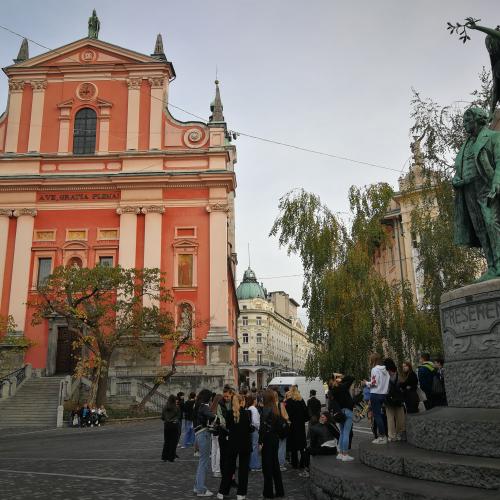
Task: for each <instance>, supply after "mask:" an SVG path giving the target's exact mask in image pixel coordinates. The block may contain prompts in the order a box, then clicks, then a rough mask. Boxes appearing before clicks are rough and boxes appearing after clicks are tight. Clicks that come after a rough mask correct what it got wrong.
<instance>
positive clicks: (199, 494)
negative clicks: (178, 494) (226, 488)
mask: <svg viewBox="0 0 500 500" xmlns="http://www.w3.org/2000/svg"><path fill="white" fill-rule="evenodd" d="M196 496H197V497H211V496H213V493H212V492H211V491H210V490H205V493H197V494H196ZM223 498H224V497H223Z"/></svg>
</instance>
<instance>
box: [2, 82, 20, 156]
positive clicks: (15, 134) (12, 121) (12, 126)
mask: <svg viewBox="0 0 500 500" xmlns="http://www.w3.org/2000/svg"><path fill="white" fill-rule="evenodd" d="M23 91H24V80H10V81H9V111H8V123H7V134H6V138H5V152H6V153H17V140H18V138H19V124H20V121H21V105H22V103H23Z"/></svg>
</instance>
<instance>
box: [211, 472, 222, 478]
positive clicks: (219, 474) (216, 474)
mask: <svg viewBox="0 0 500 500" xmlns="http://www.w3.org/2000/svg"><path fill="white" fill-rule="evenodd" d="M212 476H213V477H222V474H221V473H220V472H214V473H213V474H212Z"/></svg>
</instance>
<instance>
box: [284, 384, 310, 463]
mask: <svg viewBox="0 0 500 500" xmlns="http://www.w3.org/2000/svg"><path fill="white" fill-rule="evenodd" d="M288 396H289V397H288V399H287V400H286V412H287V413H288V417H289V418H290V434H289V436H288V446H289V448H290V452H291V455H292V467H293V468H294V469H297V468H299V467H300V468H301V469H303V468H304V467H305V466H306V465H307V456H306V453H305V450H306V448H307V439H306V422H307V421H308V420H309V412H308V411H307V406H306V403H305V402H304V400H303V399H302V396H301V395H300V392H299V390H298V388H297V387H296V386H292V388H291V389H290V392H289V394H288ZM299 452H300V463H299V458H298V453H299Z"/></svg>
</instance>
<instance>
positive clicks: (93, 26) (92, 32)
mask: <svg viewBox="0 0 500 500" xmlns="http://www.w3.org/2000/svg"><path fill="white" fill-rule="evenodd" d="M100 28H101V23H100V21H99V18H98V17H97V13H96V11H95V9H94V10H93V11H92V15H91V16H90V17H89V34H88V38H95V39H97V38H99V29H100Z"/></svg>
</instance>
